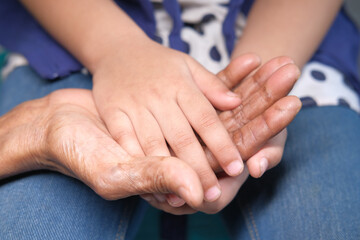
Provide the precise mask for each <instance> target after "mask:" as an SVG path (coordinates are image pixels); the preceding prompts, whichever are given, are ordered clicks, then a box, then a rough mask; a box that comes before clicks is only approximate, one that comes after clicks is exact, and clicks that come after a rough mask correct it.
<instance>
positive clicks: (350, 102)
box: [290, 62, 360, 112]
mask: <svg viewBox="0 0 360 240" xmlns="http://www.w3.org/2000/svg"><path fill="white" fill-rule="evenodd" d="M290 94H291V95H295V96H298V97H299V98H301V100H302V102H303V104H304V106H312V105H317V106H329V105H344V106H347V107H350V108H352V109H354V110H355V111H357V112H360V100H359V96H358V94H357V93H356V92H355V91H354V90H353V89H352V88H351V87H350V86H348V85H347V84H346V82H345V79H344V75H343V74H341V72H339V71H338V70H336V69H335V68H332V67H329V66H327V65H325V64H322V63H319V62H310V63H308V64H306V65H305V67H304V68H303V70H302V74H301V77H300V79H299V80H298V82H297V83H296V84H295V87H294V89H293V90H292V91H291V92H290Z"/></svg>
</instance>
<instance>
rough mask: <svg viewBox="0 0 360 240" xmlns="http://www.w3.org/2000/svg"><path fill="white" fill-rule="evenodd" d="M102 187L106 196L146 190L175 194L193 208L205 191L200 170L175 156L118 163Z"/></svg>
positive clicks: (106, 175) (201, 199)
mask: <svg viewBox="0 0 360 240" xmlns="http://www.w3.org/2000/svg"><path fill="white" fill-rule="evenodd" d="M103 177H104V178H105V179H102V180H101V183H106V184H105V185H104V184H102V186H101V187H102V188H101V189H96V190H95V191H96V192H97V193H98V194H99V195H100V196H102V197H104V198H106V199H119V198H124V197H128V196H133V195H141V194H146V193H174V194H176V195H177V196H179V197H181V198H182V199H184V200H185V201H186V203H187V204H188V205H190V206H192V207H196V206H199V205H200V204H201V203H202V202H203V198H204V196H203V195H204V193H203V189H202V185H201V183H200V179H199V177H198V175H197V174H196V172H195V171H194V170H193V169H192V168H191V167H190V166H189V165H188V164H187V163H185V162H184V161H181V160H180V159H177V158H174V157H139V158H132V159H131V160H130V161H126V162H122V163H118V164H116V166H114V167H112V168H109V169H108V170H107V171H106V172H105V173H104V172H103Z"/></svg>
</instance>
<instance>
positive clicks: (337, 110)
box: [0, 67, 360, 240]
mask: <svg viewBox="0 0 360 240" xmlns="http://www.w3.org/2000/svg"><path fill="white" fill-rule="evenodd" d="M65 87H79V88H91V80H90V77H88V76H85V75H82V74H73V75H72V76H71V77H68V78H65V79H62V80H59V81H46V80H43V79H41V78H39V77H38V76H37V75H36V74H35V73H34V72H33V71H32V70H31V69H30V68H29V67H20V68H17V69H16V70H15V71H14V72H12V73H11V74H10V75H9V77H8V78H7V79H6V81H5V82H4V85H3V87H2V90H1V92H0V114H3V113H5V112H7V111H8V110H10V109H11V108H13V107H14V106H15V105H17V104H19V103H21V102H23V101H26V100H30V99H33V98H39V97H42V96H44V95H46V94H48V93H49V92H51V91H54V90H56V89H59V88H65ZM288 130H289V137H288V141H287V144H286V148H285V154H284V158H283V160H282V162H281V163H280V165H279V166H277V167H276V168H274V169H273V170H271V171H269V172H267V173H266V174H265V175H264V176H263V177H262V178H261V179H257V180H255V179H249V181H247V182H246V184H245V185H244V186H243V187H242V188H241V190H240V192H239V194H238V196H237V198H236V199H235V200H234V201H233V202H232V203H231V204H230V205H229V206H228V207H227V208H226V209H225V210H224V211H223V213H224V214H223V215H224V217H225V220H226V222H227V225H228V227H229V230H230V233H231V235H232V236H233V237H234V239H245V240H246V239H279V240H282V239H350V240H351V239H360V216H359V212H360V187H359V186H360V175H359V170H360V167H359V163H360V148H359V146H360V118H359V115H358V114H356V113H355V112H354V111H352V110H350V109H348V108H343V107H314V108H305V109H303V110H302V111H300V113H299V115H298V116H297V117H296V119H295V120H294V122H293V123H292V124H291V125H290V126H289V128H288ZM145 207H146V205H145V204H144V203H143V202H142V201H140V203H138V199H137V198H129V199H125V200H120V201H112V202H110V201H105V200H103V199H101V198H100V197H98V196H97V195H96V194H95V193H94V192H92V191H91V190H90V189H89V188H88V187H86V186H85V185H83V184H82V183H81V182H79V181H77V180H75V179H72V178H69V177H66V176H63V175H61V174H58V173H53V172H48V171H41V172H34V173H30V174H25V175H21V176H17V177H14V178H11V179H7V180H2V181H0V216H1V218H0V239H124V238H125V234H127V235H126V237H131V236H133V235H134V233H135V232H136V231H137V227H138V225H139V222H140V221H141V220H142V216H143V213H144V209H145ZM149 239H150V236H149Z"/></svg>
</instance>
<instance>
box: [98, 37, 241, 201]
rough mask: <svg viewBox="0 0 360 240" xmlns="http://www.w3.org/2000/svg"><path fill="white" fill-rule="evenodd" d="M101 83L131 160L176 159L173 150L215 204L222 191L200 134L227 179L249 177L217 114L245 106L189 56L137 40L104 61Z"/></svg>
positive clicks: (102, 104) (112, 123)
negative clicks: (229, 177) (228, 177)
mask: <svg viewBox="0 0 360 240" xmlns="http://www.w3.org/2000/svg"><path fill="white" fill-rule="evenodd" d="M133 49H136V51H134V50H133ZM93 81H94V88H93V94H94V99H95V102H96V106H97V108H98V111H99V113H100V115H101V117H102V119H103V121H104V122H105V124H106V126H107V128H108V130H109V132H110V134H111V135H112V137H113V138H114V139H115V140H116V141H117V142H118V143H119V144H120V145H121V146H122V147H123V148H124V149H125V151H127V152H128V153H129V154H131V155H134V156H143V155H147V156H170V153H169V149H168V146H167V143H168V144H169V145H170V147H171V148H172V149H173V150H174V152H175V154H176V156H177V157H179V158H180V159H182V160H184V161H186V162H187V163H189V164H190V165H191V166H192V167H193V169H194V170H195V171H196V172H197V174H198V175H199V177H200V179H201V183H202V186H203V189H204V193H205V200H206V201H209V202H211V201H215V200H216V199H217V198H218V197H219V196H220V194H221V190H220V186H219V183H218V181H217V178H216V176H215V174H214V172H213V171H212V169H211V167H210V165H209V163H208V161H207V158H206V156H205V153H204V151H203V149H202V147H201V144H200V143H199V141H198V140H197V137H196V135H195V133H194V131H195V132H196V133H197V134H198V135H199V136H200V138H201V139H202V141H203V142H204V143H205V144H206V146H207V147H208V148H209V150H210V151H211V152H212V153H213V154H214V156H215V157H216V159H217V160H218V161H219V164H220V166H221V167H222V168H223V169H224V170H225V172H226V173H227V174H229V175H230V176H237V175H239V174H240V173H241V172H242V170H243V167H244V166H243V162H242V159H241V157H240V154H239V152H238V150H237V148H236V146H235V145H234V143H233V142H232V139H231V138H230V136H229V134H228V132H227V131H226V129H225V127H224V126H223V124H222V123H221V121H220V120H219V118H218V116H217V114H216V111H215V109H214V108H213V106H212V104H213V105H214V106H215V107H217V108H218V109H221V110H227V109H232V108H234V107H236V106H237V105H239V104H240V99H239V97H237V96H236V95H235V94H233V93H232V92H230V91H229V90H228V89H227V88H226V87H225V85H224V84H223V83H222V82H221V81H220V79H218V78H217V77H216V76H214V75H212V74H211V73H209V72H208V71H206V70H205V69H204V68H203V67H202V66H201V65H200V64H198V63H197V62H196V61H195V60H193V59H192V58H191V57H189V56H188V55H186V54H183V53H181V52H178V51H175V50H172V49H168V48H166V47H163V46H161V45H159V44H157V43H155V42H152V41H141V42H140V41H139V40H138V39H135V40H134V42H133V45H132V46H131V47H129V48H126V49H122V51H121V52H116V51H114V53H113V54H112V56H109V57H106V58H105V59H104V60H102V61H101V63H100V64H99V65H98V66H97V68H96V70H95V71H94V80H93ZM159 181H161V179H159Z"/></svg>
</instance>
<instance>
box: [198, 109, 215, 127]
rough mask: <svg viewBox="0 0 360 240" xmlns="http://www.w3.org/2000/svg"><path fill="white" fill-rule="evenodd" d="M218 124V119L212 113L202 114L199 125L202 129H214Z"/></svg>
mask: <svg viewBox="0 0 360 240" xmlns="http://www.w3.org/2000/svg"><path fill="white" fill-rule="evenodd" d="M217 122H218V118H217V116H216V115H214V114H212V113H208V112H206V113H203V114H201V116H200V118H199V121H198V125H199V127H200V128H201V129H209V128H213V127H214V126H215V125H216V124H217Z"/></svg>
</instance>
